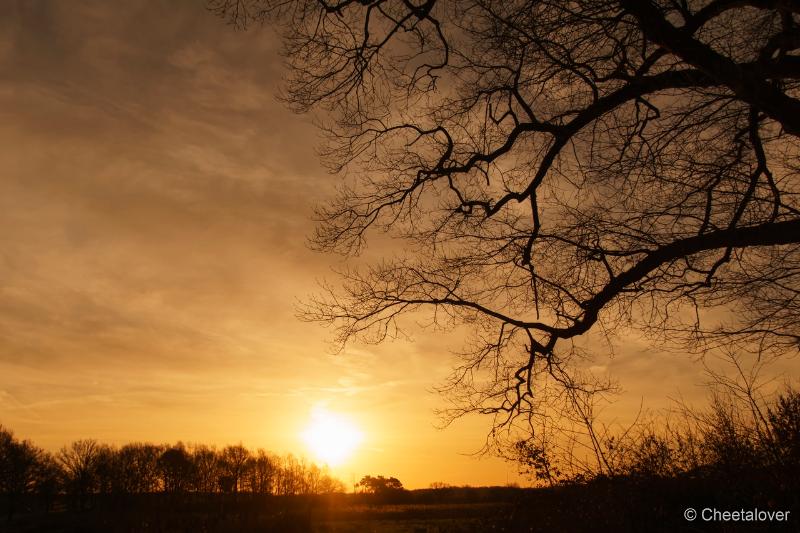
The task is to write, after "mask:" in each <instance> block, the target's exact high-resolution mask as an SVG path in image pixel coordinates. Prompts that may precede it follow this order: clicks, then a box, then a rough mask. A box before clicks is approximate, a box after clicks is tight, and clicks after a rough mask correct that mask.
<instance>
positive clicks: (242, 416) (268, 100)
mask: <svg viewBox="0 0 800 533" xmlns="http://www.w3.org/2000/svg"><path fill="white" fill-rule="evenodd" d="M281 69H282V67H281V63H280V59H279V57H278V56H277V54H276V43H275V41H274V38H273V37H272V35H271V33H270V32H269V31H268V30H267V29H253V30H250V31H248V32H236V31H234V30H232V29H231V28H229V27H226V26H225V25H223V24H222V22H221V21H220V20H218V19H216V18H214V17H213V16H212V15H211V14H209V13H207V12H206V11H205V10H204V8H203V3H202V2H201V1H195V2H172V1H162V2H145V1H130V2H114V3H109V2H100V1H97V2H72V1H67V0H63V1H59V2H55V1H54V2H39V1H24V2H22V1H20V2H17V3H12V4H9V5H6V6H5V8H4V16H3V17H2V19H0V73H2V74H0V169H2V172H0V242H2V246H0V423H1V424H3V425H5V426H7V427H9V428H11V429H12V430H14V431H15V433H16V434H17V435H18V436H20V437H23V438H29V439H32V440H33V441H34V442H36V443H37V444H39V445H41V446H43V447H45V448H48V449H56V448H58V447H59V446H61V445H62V444H64V443H66V442H68V441H70V440H73V439H78V438H85V437H94V438H96V439H98V440H101V441H105V442H112V443H124V442H128V441H136V440H146V441H154V442H174V441H176V440H179V439H180V440H183V441H189V442H206V443H217V444H226V443H231V442H239V441H241V442H243V443H244V444H245V445H247V446H251V447H264V448H267V449H269V450H272V451H275V452H278V453H285V452H288V451H293V452H295V453H301V454H302V453H307V450H305V448H304V444H303V441H302V437H301V433H302V431H303V428H304V426H305V425H306V423H307V421H308V420H309V418H310V416H311V412H312V410H313V409H314V408H315V406H325V407H327V409H329V410H330V411H333V412H338V413H342V414H344V415H346V416H348V417H349V418H350V419H351V420H353V421H354V423H356V424H358V425H359V426H360V428H361V429H362V431H363V432H364V440H363V442H362V445H361V449H360V450H359V452H358V453H357V454H356V455H355V456H354V457H353V458H352V459H351V460H350V461H349V462H348V463H347V464H345V465H343V466H342V467H340V468H339V469H337V470H336V472H337V473H338V474H339V475H340V476H341V477H342V479H343V480H344V481H345V482H348V483H349V482H350V481H351V478H352V477H356V478H360V477H361V476H363V475H365V474H373V475H378V474H383V475H393V476H396V477H398V478H399V479H400V480H401V481H402V482H404V484H405V485H406V486H408V487H411V488H415V487H425V486H428V485H429V484H430V483H431V482H434V481H445V482H448V483H453V484H466V483H469V484H473V485H478V484H505V483H506V482H507V481H513V480H515V479H516V477H515V474H514V473H515V468H514V466H513V465H506V464H505V463H503V462H501V461H499V460H497V459H483V460H480V461H479V460H476V459H475V458H472V457H469V456H468V455H466V454H469V453H471V452H474V451H476V450H477V449H478V448H480V446H481V445H482V444H483V441H484V437H485V434H486V430H487V429H488V425H487V424H488V423H489V421H488V420H483V419H479V418H478V419H469V420H465V421H462V422H461V423H458V424H456V425H455V426H453V427H451V428H449V429H447V430H437V429H436V428H435V427H434V426H435V424H436V423H437V418H436V417H435V415H434V414H433V409H434V408H436V407H437V406H441V400H440V399H439V397H437V396H436V395H435V394H434V393H432V392H430V391H431V390H432V388H433V387H434V386H436V385H437V384H439V383H441V382H442V380H443V379H444V378H445V377H446V376H447V374H448V370H449V369H450V367H451V363H452V361H453V357H452V356H451V355H450V352H449V350H450V349H457V348H458V347H459V344H458V340H459V339H458V338H457V336H456V335H451V336H449V337H443V336H442V335H434V334H429V333H425V332H419V333H418V334H416V335H415V339H414V342H407V341H396V342H394V343H389V344H385V345H382V346H379V347H374V346H353V347H351V348H350V349H348V350H347V351H346V352H345V353H343V354H340V355H336V356H334V355H331V354H330V346H329V345H328V344H327V343H326V340H327V339H329V332H328V331H326V330H325V329H323V328H321V327H319V326H317V325H314V324H305V323H300V322H298V321H297V320H296V319H295V317H294V306H295V304H296V302H297V300H298V299H299V298H302V297H303V296H304V295H307V294H309V293H310V292H313V290H314V287H315V283H316V280H319V279H321V278H323V277H326V276H329V277H332V274H331V272H330V269H331V267H332V266H335V265H336V264H338V261H340V260H339V259H338V258H335V257H326V256H323V255H319V254H315V253H312V252H310V251H309V250H308V249H307V248H306V246H305V237H306V235H308V234H309V233H310V231H311V229H312V223H311V222H310V214H311V208H312V206H313V205H314V203H315V202H323V201H324V200H325V198H326V197H327V195H328V194H329V193H330V191H331V190H332V185H333V184H334V182H335V180H336V179H337V178H336V177H334V176H331V175H329V174H327V173H326V172H325V171H324V170H323V169H322V168H321V167H320V166H319V164H318V163H317V158H316V155H315V151H314V148H315V146H316V145H317V144H318V134H317V131H316V130H315V128H314V127H313V126H312V124H311V120H310V118H309V117H300V116H296V115H293V114H291V113H290V112H288V111H286V110H285V109H284V108H283V107H282V106H281V104H279V103H278V102H276V100H275V97H274V94H275V92H276V89H277V87H278V84H279V82H280V76H281V72H282V70H281ZM383 246H384V249H387V250H389V249H391V244H390V243H387V244H384V245H383ZM373 251H374V252H375V253H380V252H381V251H382V248H381V247H378V248H377V250H376V249H373ZM598 365H599V366H600V367H603V366H605V367H606V368H607V369H608V370H609V371H611V372H612V373H613V374H614V375H615V376H616V377H618V378H619V380H620V382H621V384H622V385H623V387H624V388H625V389H626V390H627V393H626V395H624V396H623V397H622V398H621V399H620V400H619V402H618V403H617V404H616V405H615V406H614V409H616V410H617V412H618V413H619V414H620V415H619V416H622V417H624V416H626V415H627V414H629V413H632V412H633V411H634V410H635V409H636V408H638V406H639V404H640V401H641V399H642V397H647V403H646V406H651V407H658V406H660V405H662V404H663V402H664V401H665V399H666V398H667V397H668V396H673V397H675V396H678V395H679V394H680V395H682V396H683V397H684V398H688V399H690V400H692V399H696V398H700V397H701V396H702V391H701V390H700V389H699V388H698V387H697V386H696V385H697V384H699V383H701V382H702V381H703V378H702V376H701V373H700V371H699V369H698V366H697V365H696V364H694V363H692V361H691V360H690V359H689V358H687V357H681V356H679V355H676V354H668V353H662V352H661V351H659V350H658V349H653V348H649V349H648V348H647V345H646V344H645V343H643V342H641V341H635V340H633V339H627V340H625V341H624V342H620V348H619V350H618V352H617V353H616V355H615V357H614V358H613V359H606V358H602V360H601V362H600V363H598ZM599 370H603V369H602V368H600V369H599Z"/></svg>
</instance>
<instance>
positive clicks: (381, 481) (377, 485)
mask: <svg viewBox="0 0 800 533" xmlns="http://www.w3.org/2000/svg"><path fill="white" fill-rule="evenodd" d="M358 487H361V490H362V491H363V492H366V493H367V494H379V495H385V494H389V493H394V492H399V491H402V490H403V484H402V483H401V482H400V480H399V479H397V478H396V477H388V478H387V477H383V476H364V477H363V478H361V481H359V482H358Z"/></svg>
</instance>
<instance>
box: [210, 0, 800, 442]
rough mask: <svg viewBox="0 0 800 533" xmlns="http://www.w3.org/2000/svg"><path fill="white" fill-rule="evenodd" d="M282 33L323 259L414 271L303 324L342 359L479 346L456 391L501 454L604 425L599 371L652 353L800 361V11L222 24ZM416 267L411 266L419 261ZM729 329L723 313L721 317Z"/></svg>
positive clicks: (712, 2) (388, 11) (430, 12)
mask: <svg viewBox="0 0 800 533" xmlns="http://www.w3.org/2000/svg"><path fill="white" fill-rule="evenodd" d="M210 7H211V9H212V10H214V11H215V12H216V13H218V14H219V15H220V16H222V17H224V18H225V19H226V20H228V21H229V22H231V23H233V24H235V25H238V26H244V25H246V24H247V23H249V22H253V21H255V22H260V21H269V22H271V23H272V25H273V26H274V27H275V28H277V29H278V31H280V32H281V33H282V36H283V42H284V50H283V52H284V54H285V57H286V59H287V62H288V64H289V66H290V71H289V73H288V75H287V78H286V86H285V91H284V92H283V98H284V99H285V101H286V102H287V103H288V105H289V106H290V107H291V108H292V109H294V110H296V111H298V112H307V111H312V110H316V111H319V112H320V121H321V122H322V123H323V124H324V131H325V132H326V133H327V134H328V135H329V143H328V144H327V145H326V146H325V147H323V149H322V153H323V156H324V159H325V162H326V163H327V164H328V165H329V166H330V167H331V169H332V170H333V171H337V172H338V171H345V170H346V173H347V176H349V181H347V182H346V183H343V184H342V186H341V188H340V194H339V196H338V197H337V198H335V199H333V200H331V201H329V202H326V203H325V204H324V205H323V206H322V207H320V209H319V211H318V220H319V221H320V224H319V227H318V231H317V232H316V234H315V236H314V237H313V243H314V245H315V246H316V247H317V248H318V249H320V250H323V251H334V252H339V253H342V254H344V255H348V256H352V255H355V254H357V253H359V251H360V250H361V249H362V248H363V246H364V243H365V242H366V240H367V239H368V238H369V237H370V235H372V234H375V233H387V234H389V235H390V236H393V237H396V238H398V239H400V240H401V244H399V245H398V246H395V247H394V248H393V249H394V250H400V249H402V250H403V252H402V255H403V256H401V257H396V258H386V259H385V260H382V261H379V262H377V263H376V264H373V265H372V266H366V267H361V268H357V269H356V268H353V269H348V270H345V271H344V272H342V274H341V276H342V283H341V287H340V288H333V289H331V290H330V291H328V292H326V294H324V295H323V296H321V297H320V298H318V299H315V300H313V301H311V302H310V303H309V305H308V306H307V307H306V308H305V309H303V310H302V315H303V316H304V317H305V318H307V319H309V320H315V321H320V322H323V323H329V324H333V325H334V326H335V327H336V328H337V331H338V340H339V341H340V342H341V343H342V345H343V344H344V343H345V342H346V341H349V340H352V339H358V340H361V341H365V342H380V341H382V340H384V339H385V338H387V337H394V336H402V335H403V334H404V332H405V330H406V328H407V327H412V326H413V325H415V324H418V323H419V322H420V321H419V320H416V317H417V316H418V315H415V314H414V313H417V312H419V311H424V312H427V315H426V316H428V317H430V320H429V321H428V323H429V324H430V326H431V327H434V328H442V329H453V328H455V327H459V326H465V327H466V328H468V329H469V330H470V331H471V332H472V340H471V342H470V343H469V344H468V346H466V347H465V348H464V349H463V357H464V359H463V363H462V364H461V365H460V366H458V368H456V369H455V371H454V373H453V375H452V379H451V380H450V381H449V382H448V383H447V384H446V385H445V386H444V387H443V390H444V392H446V393H447V394H448V395H449V398H450V399H451V400H453V401H454V402H455V404H456V406H455V408H454V409H453V410H452V411H449V412H448V413H446V415H447V417H448V419H450V418H451V417H455V416H460V415H463V414H464V413H473V412H475V413H481V414H485V415H489V416H491V417H492V421H493V424H492V425H493V429H494V430H495V431H493V432H492V433H491V435H493V436H499V435H502V434H503V432H502V431H497V430H501V429H510V428H512V427H513V424H514V423H515V422H516V421H519V422H521V424H520V425H521V426H522V427H524V428H530V427H541V426H543V425H546V424H547V423H549V421H553V420H561V419H562V418H563V417H562V416H561V415H562V414H563V411H564V410H567V411H569V412H570V413H572V414H573V415H574V417H576V418H578V419H582V420H589V419H591V414H589V413H587V412H586V407H587V403H586V402H587V399H586V398H585V396H586V394H591V393H594V392H597V393H600V392H604V391H607V390H610V389H611V388H612V387H611V384H610V382H609V381H608V380H607V379H606V377H605V376H604V375H595V374H593V373H592V372H589V371H587V370H586V368H588V367H589V366H590V365H589V364H586V361H587V360H592V359H596V358H597V357H598V356H604V355H605V354H607V353H610V351H611V350H610V347H609V346H603V345H600V346H598V345H597V344H595V346H593V347H592V348H591V349H587V348H584V347H582V345H581V343H580V342H578V340H579V338H580V337H581V336H583V335H585V334H587V333H589V332H597V333H598V334H599V336H600V337H601V338H602V337H603V336H605V337H606V338H607V339H608V340H609V344H611V342H610V341H611V340H612V339H611V335H612V334H613V332H614V331H618V330H620V328H633V329H635V330H638V331H639V332H641V333H643V334H645V335H647V336H650V337H651V338H656V339H665V340H669V341H670V342H675V343H680V344H682V345H683V346H684V347H685V348H686V349H687V350H690V351H693V352H695V353H697V352H700V353H702V352H703V351H705V350H708V349H712V348H715V347H717V346H719V345H723V344H729V343H732V344H738V345H740V346H744V345H748V346H753V349H757V350H760V351H761V352H762V353H764V354H782V353H787V352H790V353H796V351H797V349H798V346H800V329H799V328H800V320H798V316H800V298H799V297H798V295H800V246H799V245H800V187H799V186H798V180H799V179H800V139H798V136H800V61H798V51H799V50H800V38H799V37H798V36H799V35H800V25H798V17H799V16H800V4H798V3H797V2H796V1H777V0H776V1H769V0H766V1H741V2H740V1H729V0H686V1H672V0H576V1H570V2H541V1H535V0H419V1H406V0H361V1H353V0H337V1H328V0H286V1H284V0H211V1H210ZM395 255H398V256H399V255H401V254H400V253H398V254H395ZM709 311H713V312H709Z"/></svg>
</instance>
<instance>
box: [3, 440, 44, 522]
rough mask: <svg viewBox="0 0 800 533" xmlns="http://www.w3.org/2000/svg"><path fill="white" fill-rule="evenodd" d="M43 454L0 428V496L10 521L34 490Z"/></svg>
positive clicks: (28, 443)
mask: <svg viewBox="0 0 800 533" xmlns="http://www.w3.org/2000/svg"><path fill="white" fill-rule="evenodd" d="M43 455H44V452H42V451H41V450H39V449H38V448H36V447H35V446H34V445H33V444H31V443H30V442H28V441H19V440H17V439H16V438H14V435H13V433H11V432H10V431H8V430H6V429H5V428H3V427H2V426H0V494H2V495H4V496H5V498H6V505H7V508H6V516H7V519H8V520H9V521H10V520H11V519H12V518H13V515H14V513H15V512H16V511H17V509H18V505H19V502H20V500H21V498H22V496H24V495H25V494H28V493H31V492H33V491H34V490H35V488H36V480H37V473H38V466H39V462H40V460H41V458H42V456H43Z"/></svg>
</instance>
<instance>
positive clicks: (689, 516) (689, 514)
mask: <svg viewBox="0 0 800 533" xmlns="http://www.w3.org/2000/svg"><path fill="white" fill-rule="evenodd" d="M683 517H684V518H685V519H686V520H688V521H689V522H691V521H692V520H694V519H695V518H697V511H695V510H694V509H692V508H691V507H687V508H686V510H685V511H684V512H683Z"/></svg>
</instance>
